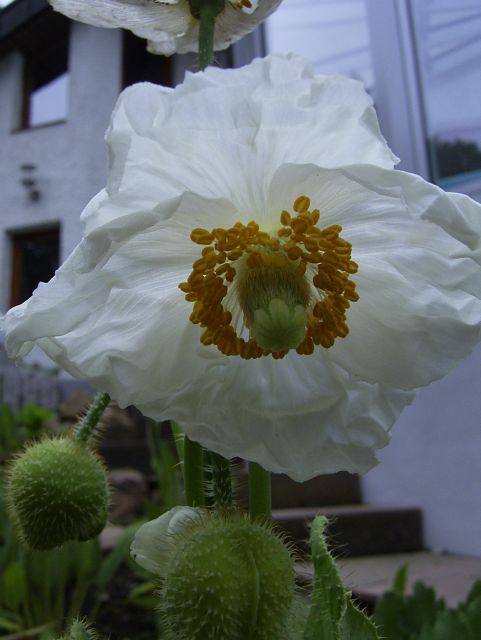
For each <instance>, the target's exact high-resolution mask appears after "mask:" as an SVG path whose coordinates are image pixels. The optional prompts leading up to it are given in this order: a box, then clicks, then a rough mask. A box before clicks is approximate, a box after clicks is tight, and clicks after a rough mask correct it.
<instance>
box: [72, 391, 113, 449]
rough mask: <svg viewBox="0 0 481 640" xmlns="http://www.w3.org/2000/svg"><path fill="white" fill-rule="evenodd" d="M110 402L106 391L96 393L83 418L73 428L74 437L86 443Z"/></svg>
mask: <svg viewBox="0 0 481 640" xmlns="http://www.w3.org/2000/svg"><path fill="white" fill-rule="evenodd" d="M109 402H110V396H109V394H108V393H97V395H96V396H95V398H94V401H93V402H92V404H91V405H90V407H89V408H88V410H87V413H86V414H85V415H84V417H83V418H81V419H80V420H79V422H78V423H77V425H76V426H75V429H74V434H75V438H76V439H77V440H79V441H80V442H83V443H86V442H87V440H88V439H89V438H90V437H91V436H92V435H93V434H94V433H95V431H96V429H97V426H98V423H99V421H100V418H101V417H102V414H103V412H104V411H105V409H106V408H107V406H108V404H109Z"/></svg>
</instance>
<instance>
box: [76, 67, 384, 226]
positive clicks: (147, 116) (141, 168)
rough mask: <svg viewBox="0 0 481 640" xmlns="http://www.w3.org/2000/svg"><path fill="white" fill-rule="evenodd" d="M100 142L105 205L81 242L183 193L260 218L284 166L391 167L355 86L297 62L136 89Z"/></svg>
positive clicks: (208, 74) (365, 100) (89, 222)
mask: <svg viewBox="0 0 481 640" xmlns="http://www.w3.org/2000/svg"><path fill="white" fill-rule="evenodd" d="M107 143H108V145H109V150H110V154H109V155H110V175H109V181H108V184H107V191H108V194H109V198H108V200H106V201H105V202H104V203H103V204H102V205H101V206H100V207H98V208H97V209H96V210H95V214H94V215H88V216H87V215H85V216H84V219H85V222H86V233H87V234H88V233H90V231H91V230H92V229H93V228H95V227H98V226H102V225H103V224H105V223H106V222H110V221H111V220H112V219H113V218H114V217H117V218H119V221H120V220H122V223H121V224H122V225H124V224H125V223H126V221H127V218H132V216H133V217H135V216H137V215H139V212H140V211H144V210H145V211H151V210H152V209H153V208H155V207H156V205H157V203H158V202H162V201H163V200H165V198H166V197H175V196H176V195H179V194H181V193H183V192H184V191H188V190H190V191H192V192H194V193H198V194H199V195H202V196H204V197H207V198H218V197H225V198H227V199H228V200H229V201H230V202H232V203H234V205H235V206H236V207H237V208H238V209H240V210H245V211H246V215H250V216H251V217H252V216H253V215H256V216H259V215H265V214H268V213H269V211H268V209H269V207H268V206H266V202H267V193H268V190H269V185H270V183H271V180H272V177H273V175H274V173H275V171H276V170H277V168H278V167H279V166H280V165H281V164H283V163H286V162H294V163H298V162H303V163H306V162H313V163H315V164H317V165H319V166H324V167H339V166H343V165H346V164H352V163H356V162H359V163H361V162H362V163H370V164H377V165H380V166H383V167H385V168H392V167H393V159H394V156H393V155H392V154H391V152H390V150H389V148H388V147H387V145H386V142H385V140H384V138H383V137H382V135H381V134H380V132H379V127H378V124H377V120H376V116H375V113H374V111H373V108H372V101H371V99H370V98H369V96H367V94H366V93H365V92H364V91H363V90H362V85H361V84H360V83H358V82H356V81H354V80H350V79H348V78H343V77H341V76H333V77H328V76H319V77H316V76H314V74H313V70H312V68H311V67H310V65H308V64H307V63H306V62H305V61H303V60H302V59H301V58H299V57H296V56H287V57H286V56H276V55H273V56H269V57H267V58H265V59H259V60H255V61H254V62H253V63H252V64H250V65H248V66H247V67H244V68H242V69H235V70H218V69H208V70H207V71H206V72H204V73H197V74H189V75H188V76H187V78H186V80H185V82H184V83H183V84H182V85H181V86H179V87H178V88H177V89H176V90H175V91H174V90H171V89H166V88H163V87H159V86H156V85H151V84H148V83H143V84H139V85H135V86H134V87H131V88H129V89H127V90H126V91H124V92H123V93H122V95H121V97H120V99H119V101H118V103H117V106H116V107H115V110H114V113H113V115H112V120H111V124H110V127H109V130H108V132H107ZM119 223H120V222H119Z"/></svg>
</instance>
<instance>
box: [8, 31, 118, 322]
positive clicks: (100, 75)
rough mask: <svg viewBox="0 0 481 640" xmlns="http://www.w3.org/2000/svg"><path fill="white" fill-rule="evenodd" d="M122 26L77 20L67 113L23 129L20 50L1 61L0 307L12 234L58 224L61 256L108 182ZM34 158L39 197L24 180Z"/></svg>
mask: <svg viewBox="0 0 481 640" xmlns="http://www.w3.org/2000/svg"><path fill="white" fill-rule="evenodd" d="M121 59H122V58H121V32H120V31H119V30H113V29H112V30H100V29H96V28H94V27H90V26H87V25H84V24H81V23H72V26H71V37H70V48H69V71H70V81H69V82H70V83H69V110H68V117H67V120H66V121H64V122H58V123H52V124H48V125H44V126H38V127H33V128H29V129H23V130H20V129H18V124H19V122H18V120H19V113H20V102H21V87H22V65H23V61H22V56H21V55H20V54H19V53H18V52H15V51H14V52H12V53H11V54H9V55H8V56H6V57H4V58H3V59H2V60H1V61H0V140H1V144H0V167H1V173H0V191H1V194H2V197H1V205H0V263H1V267H2V277H1V278H0V306H1V308H2V310H6V309H7V308H8V304H9V297H10V277H11V273H10V262H11V260H10V258H11V256H10V241H9V233H12V232H19V231H27V230H30V229H32V230H35V229H41V228H42V227H45V226H49V225H52V224H56V223H59V224H60V228H61V233H60V260H61V261H63V260H64V259H65V258H66V257H67V255H68V254H69V253H70V252H71V251H72V249H73V248H74V247H75V245H76V244H77V243H78V241H79V239H80V238H81V232H82V228H81V224H80V220H79V214H80V212H81V210H82V208H83V206H84V205H85V204H86V203H87V202H88V201H89V200H90V198H91V197H92V196H93V195H95V193H97V191H99V189H100V188H102V187H103V186H104V185H105V179H106V172H107V171H106V170H107V154H106V148H105V143H104V140H103V138H104V133H105V129H106V127H107V125H108V123H109V119H110V114H111V112H112V108H113V106H114V104H115V101H116V99H117V96H118V93H119V89H120V86H121V84H120V83H121V75H120V74H121V68H120V64H121V62H120V61H121ZM24 163H31V164H34V165H36V167H37V168H36V170H35V179H36V180H37V184H38V189H39V191H40V194H41V195H40V199H39V200H38V201H35V202H32V201H31V200H29V198H28V194H27V192H26V189H25V187H24V186H22V184H21V182H20V181H21V179H22V177H23V175H22V171H21V169H20V165H22V164H24Z"/></svg>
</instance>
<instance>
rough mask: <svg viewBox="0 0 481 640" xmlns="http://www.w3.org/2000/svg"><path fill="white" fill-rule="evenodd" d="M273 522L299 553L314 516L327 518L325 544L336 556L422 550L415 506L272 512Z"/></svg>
mask: <svg viewBox="0 0 481 640" xmlns="http://www.w3.org/2000/svg"><path fill="white" fill-rule="evenodd" d="M272 515H273V519H274V521H275V522H276V523H277V525H278V526H279V528H280V529H281V530H283V531H284V532H286V533H287V534H288V536H289V537H290V538H292V539H293V541H294V543H295V545H296V547H297V548H298V550H299V551H300V552H301V553H303V552H305V551H307V550H308V545H307V540H308V538H309V525H308V523H309V522H310V521H311V520H312V519H313V518H314V517H315V516H316V515H324V516H326V517H328V518H329V519H330V521H331V522H330V524H329V527H328V541H329V544H330V545H331V548H333V549H334V550H335V552H336V555H338V556H342V557H347V556H363V555H373V554H386V553H401V552H408V551H420V550H422V549H423V531H422V513H421V510H420V509H418V508H416V507H394V506H392V507H390V506H374V505H368V504H354V505H333V506H324V507H304V508H296V509H275V510H274V511H273V514H272Z"/></svg>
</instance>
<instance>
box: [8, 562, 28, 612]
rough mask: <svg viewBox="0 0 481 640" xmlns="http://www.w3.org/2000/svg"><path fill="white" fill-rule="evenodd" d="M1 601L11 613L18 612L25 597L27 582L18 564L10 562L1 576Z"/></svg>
mask: <svg viewBox="0 0 481 640" xmlns="http://www.w3.org/2000/svg"><path fill="white" fill-rule="evenodd" d="M2 587H3V589H2V591H3V601H4V603H5V606H6V607H7V608H8V609H12V611H18V609H19V607H20V605H21V604H22V602H23V601H24V600H25V598H26V597H27V593H28V591H27V580H26V576H25V571H24V569H23V567H22V565H21V564H20V563H19V562H11V563H10V564H9V565H8V566H7V568H6V569H5V571H4V574H3V576H2Z"/></svg>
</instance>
